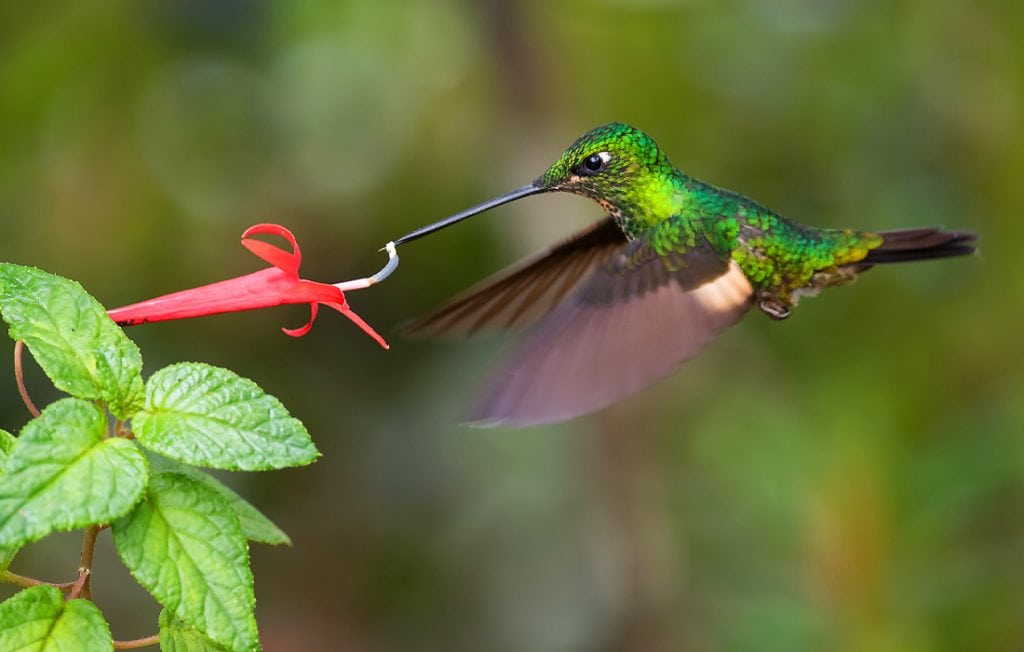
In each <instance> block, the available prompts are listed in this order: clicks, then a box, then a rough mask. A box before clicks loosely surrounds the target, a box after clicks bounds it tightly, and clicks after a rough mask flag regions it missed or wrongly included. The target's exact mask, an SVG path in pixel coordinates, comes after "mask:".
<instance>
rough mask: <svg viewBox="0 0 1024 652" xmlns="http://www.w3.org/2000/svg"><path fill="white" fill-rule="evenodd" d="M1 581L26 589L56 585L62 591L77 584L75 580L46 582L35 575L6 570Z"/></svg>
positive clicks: (0, 576)
mask: <svg viewBox="0 0 1024 652" xmlns="http://www.w3.org/2000/svg"><path fill="white" fill-rule="evenodd" d="M0 582H7V583H8V584H14V585H17V586H20V587H23V588H26V589H27V588H29V587H33V586H54V587H57V588H58V589H60V590H61V591H67V590H68V589H70V588H71V587H72V586H74V585H75V583H74V582H62V583H60V584H58V583H55V582H44V581H43V580H37V579H36V578H34V577H27V576H25V575H18V574H17V573H12V572H11V571H4V572H3V573H0Z"/></svg>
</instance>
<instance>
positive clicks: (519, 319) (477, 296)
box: [403, 218, 627, 337]
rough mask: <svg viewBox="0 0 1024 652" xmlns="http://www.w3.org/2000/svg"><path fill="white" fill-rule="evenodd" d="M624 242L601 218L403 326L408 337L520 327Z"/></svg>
mask: <svg viewBox="0 0 1024 652" xmlns="http://www.w3.org/2000/svg"><path fill="white" fill-rule="evenodd" d="M626 242H627V241H626V237H625V236H624V235H623V234H622V231H621V230H620V229H619V228H618V226H616V225H615V222H614V221H612V219H611V218H607V219H605V220H603V221H601V222H598V223H596V224H594V225H593V226H591V227H589V228H588V229H586V230H585V231H582V232H580V233H577V234H576V235H574V236H573V237H571V238H569V239H568V240H566V241H565V242H563V243H562V244H560V245H558V246H556V247H553V248H552V249H549V250H548V251H546V252H544V253H542V254H540V255H539V256H535V257H533V258H530V259H527V260H526V261H523V262H521V263H519V264H518V265H514V266H513V267H511V268H509V269H507V270H504V271H502V272H499V273H498V274H496V275H494V276H492V277H491V278H489V279H486V280H484V281H482V282H481V283H479V284H477V285H476V286H474V287H472V288H470V289H469V290H467V291H466V292H464V293H462V294H461V295H459V296H457V297H455V298H454V299H452V300H451V301H449V302H448V303H446V304H444V305H443V306H441V307H440V308H438V309H437V310H435V311H433V312H431V313H430V314H428V315H426V316H424V317H421V318H420V319H418V320H416V321H414V322H412V323H411V324H409V325H408V326H406V327H405V328H404V329H403V330H404V332H405V333H406V334H407V335H410V336H414V337H437V336H444V337H460V336H465V335H471V334H473V333H476V332H478V331H482V330H487V329H498V330H518V329H522V328H525V327H526V326H528V325H530V324H532V323H534V322H535V321H537V319H539V318H540V317H542V316H543V315H545V314H547V313H548V312H550V311H551V310H552V309H553V308H554V307H555V306H556V305H558V304H559V302H561V301H562V300H563V299H564V298H565V297H566V296H568V295H569V293H570V292H572V290H573V289H574V288H575V287H577V286H578V285H579V283H580V282H581V280H582V279H584V278H586V277H587V276H588V275H589V274H590V273H591V272H592V271H593V270H595V269H596V268H598V267H600V266H601V265H603V264H605V263H607V262H608V261H609V260H610V259H611V258H612V257H613V256H614V255H615V254H616V252H618V251H619V250H620V249H621V248H622V246H623V245H624V244H626Z"/></svg>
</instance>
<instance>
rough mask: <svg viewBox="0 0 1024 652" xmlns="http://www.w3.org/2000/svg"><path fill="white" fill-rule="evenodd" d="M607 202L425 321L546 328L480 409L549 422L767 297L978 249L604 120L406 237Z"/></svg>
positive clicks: (425, 328) (503, 418) (624, 390)
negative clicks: (774, 192) (848, 222)
mask: <svg viewBox="0 0 1024 652" xmlns="http://www.w3.org/2000/svg"><path fill="white" fill-rule="evenodd" d="M551 191H563V192H572V193H574V194H578V195H582V196H585V197H589V198H591V199H593V200H595V201H596V202H597V203H598V204H599V205H600V206H601V207H602V208H603V209H604V210H605V212H606V213H607V215H608V217H607V218H606V219H605V220H604V221H602V222H599V223H598V224H596V225H594V226H592V227H591V228H589V229H587V230H586V231H584V232H582V233H580V234H577V235H576V236H574V237H572V238H570V239H569V240H568V241H566V242H565V243H563V244H561V245H559V246H557V247H554V248H552V249H550V250H549V251H547V252H545V253H544V254H542V255H541V256H539V257H537V258H535V259H533V260H530V261H527V262H526V263H524V264H521V265H519V266H515V267H513V268H512V269H510V270H509V271H507V272H504V273H500V274H498V275H497V276H496V277H494V278H493V279H489V280H487V281H485V282H484V283H482V284H481V285H480V286H478V287H477V288H474V289H471V290H470V291H468V292H467V293H466V294H464V295H462V296H460V297H457V298H456V299H454V300H452V301H451V302H450V303H448V304H447V305H445V306H443V307H442V308H440V309H439V310H437V311H435V312H434V313H432V314H431V315H428V316H427V317H424V318H423V319H421V320H419V321H418V322H416V323H414V324H413V326H412V328H411V329H410V330H411V331H412V332H414V333H419V334H428V335H429V334H435V335H436V334H468V333H473V332H475V331H478V330H482V329H485V328H488V327H496V328H506V329H518V328H523V327H528V326H529V327H531V328H530V330H529V331H528V333H527V334H526V335H525V339H524V340H523V342H522V344H521V345H520V347H519V348H518V350H517V351H516V352H514V353H513V355H512V356H511V357H510V358H509V363H508V364H507V365H506V367H505V371H504V372H503V373H502V374H501V375H500V376H499V377H498V379H497V380H496V382H495V383H494V384H493V385H492V386H491V388H490V390H489V391H488V393H487V394H486V395H485V397H484V399H483V401H482V402H481V404H480V407H479V408H478V409H477V412H476V414H475V415H474V416H476V417H477V418H478V419H480V420H485V421H488V422H511V423H514V424H520V425H525V424H530V423H545V422H551V421H558V420H562V419H566V418H571V417H573V416H577V415H579V414H584V413H587V412H591V411H594V410H597V409H601V408H603V407H605V406H607V405H609V404H610V403H612V402H614V401H616V400H618V399H620V398H622V397H624V396H626V395H628V394H630V393H633V392H635V391H637V390H639V389H642V388H643V387H646V386H647V385H650V384H651V383H652V382H654V381H655V380H657V379H658V378H661V377H663V376H665V375H667V374H669V373H671V372H673V371H674V370H675V369H676V368H677V367H678V365H679V364H680V363H681V362H682V361H684V360H685V359H687V358H689V357H691V356H692V355H694V354H695V353H696V352H697V351H698V350H699V349H700V348H701V347H702V346H703V345H704V344H705V343H706V342H707V341H709V340H710V339H712V338H713V337H714V336H715V335H717V334H718V333H719V332H721V331H722V330H724V329H725V328H727V327H728V326H730V325H731V324H733V323H735V322H736V321H738V320H739V318H740V317H742V315H743V314H744V313H745V312H746V311H747V309H748V308H749V307H751V306H752V305H757V306H758V307H759V308H760V309H761V310H762V311H763V312H764V313H765V314H767V315H768V316H769V317H771V318H773V319H785V318H786V317H788V316H789V315H790V314H791V312H792V309H793V307H794V306H796V304H797V302H798V301H799V298H800V297H801V296H803V295H813V294H816V293H817V292H818V291H820V290H821V289H823V288H825V287H829V286H832V285H840V284H845V283H849V282H851V281H853V280H854V279H855V278H856V277H857V274H858V273H860V272H862V271H864V270H866V269H867V268H869V267H871V266H872V265H874V264H876V263H888V262H902V261H909V260H920V259H926V258H939V257H946V256H956V255H963V254H968V253H971V252H973V251H974V242H975V239H976V236H975V235H974V234H973V233H969V232H958V231H943V230H941V229H938V228H924V229H910V230H902V231H888V232H886V231H883V232H869V231H857V230H853V229H826V228H814V227H809V226H803V225H800V224H797V223H795V222H792V221H790V220H787V219H785V218H783V217H781V216H780V215H778V214H777V213H775V212H773V211H771V210H770V209H768V208H766V207H764V206H762V205H760V204H758V203H757V202H755V201H753V200H752V199H749V198H747V197H744V196H742V195H739V194H737V193H734V192H731V191H728V190H724V189H721V188H717V187H715V186H712V185H710V184H707V183H704V182H702V181H699V180H697V179H694V178H692V177H689V176H687V175H686V174H684V173H683V172H681V171H679V170H677V169H676V168H674V167H673V166H672V164H671V163H670V162H669V160H668V158H667V156H666V155H665V154H664V153H663V152H662V151H661V149H660V148H659V147H658V146H657V144H656V143H655V142H654V140H653V139H652V138H651V137H650V136H648V135H647V134H645V133H643V132H642V131H640V130H638V129H636V128H634V127H631V126H629V125H625V124H622V123H612V124H609V125H605V126H602V127H598V128H596V129H593V130H591V131H589V132H587V133H586V134H584V135H583V136H582V137H580V138H579V139H578V140H577V141H576V142H575V143H573V144H572V145H571V146H570V147H569V148H568V149H567V150H566V151H565V152H564V153H563V154H562V156H561V157H560V158H559V159H558V161H556V162H555V164H554V165H552V166H551V167H550V168H549V169H548V170H547V171H546V172H545V173H544V174H543V175H541V176H540V177H539V178H538V179H537V180H536V181H534V182H533V183H531V184H529V185H527V186H524V187H522V188H519V189H517V190H514V191H512V192H510V193H507V194H505V195H502V196H500V197H498V198H496V199H494V200H491V201H489V202H485V203H484V204H480V205H478V206H476V207H473V208H470V209H468V210H466V211H462V212H461V213H457V214H455V215H453V216H452V217H449V218H447V219H445V220H442V221H441V222H438V223H435V224H433V225H430V226H427V227H424V228H422V229H419V230H417V231H414V232H412V233H410V234H409V235H407V236H404V237H403V238H399V239H398V240H397V241H396V244H402V243H404V242H408V241H410V240H413V239H416V238H419V237H421V236H423V235H426V234H428V233H431V232H433V231H436V230H438V229H440V228H444V227H446V226H448V225H450V224H453V223H455V222H458V221H461V220H462V219H465V218H467V217H470V216H472V215H475V214H477V213H479V212H482V211H484V210H487V209H489V208H492V207H494V206H498V205H500V204H504V203H507V202H509V201H513V200H515V199H518V198H520V197H524V196H527V195H531V194H538V193H541V192H551Z"/></svg>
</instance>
